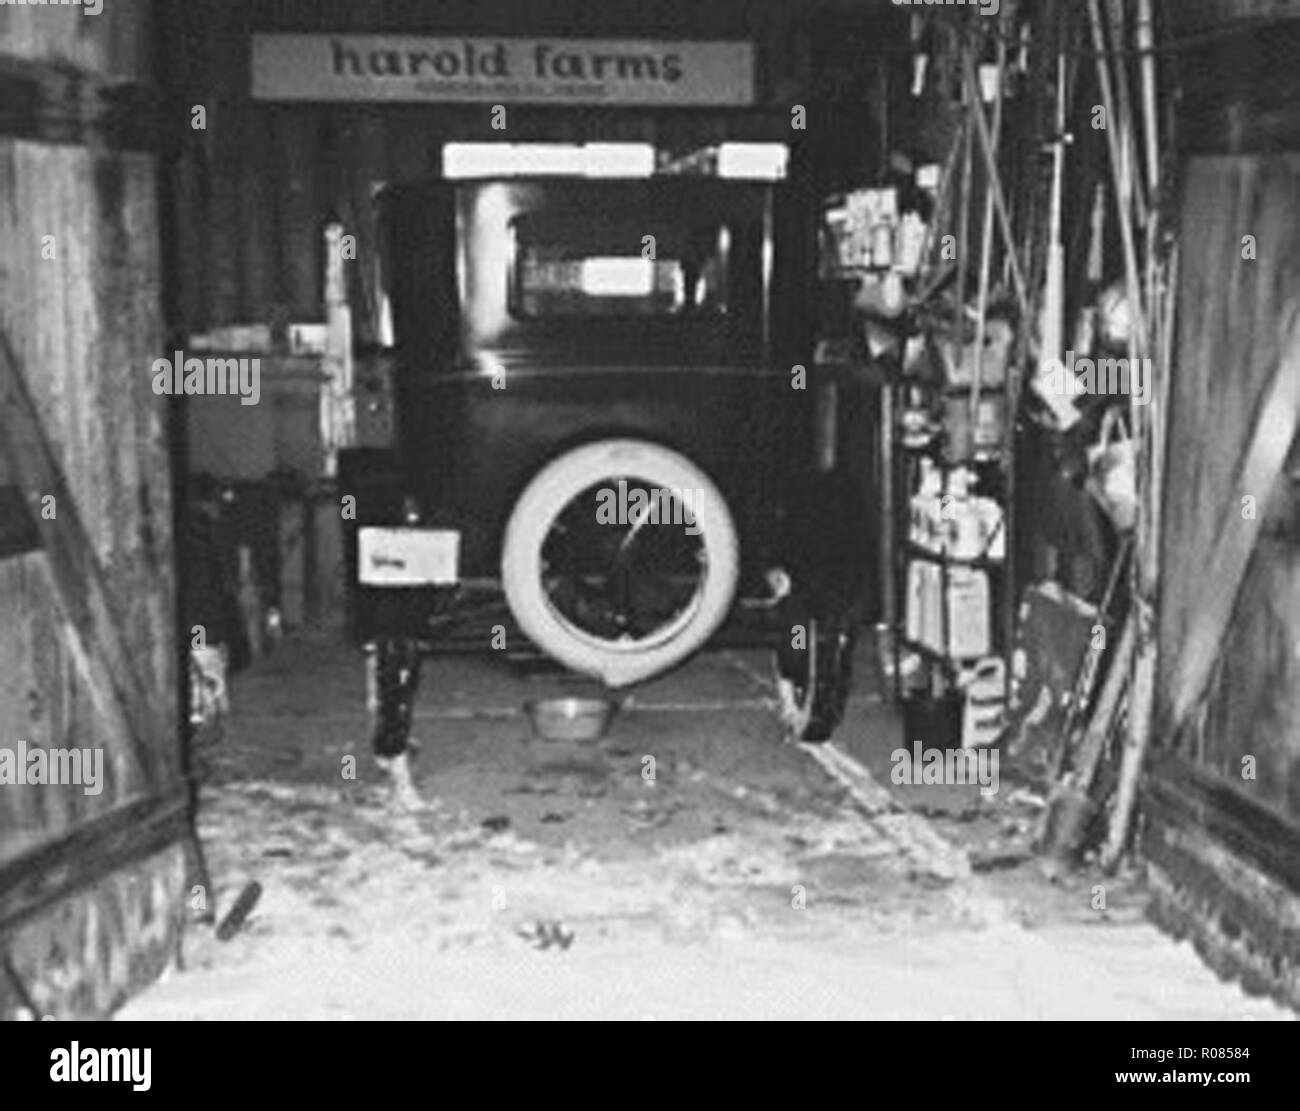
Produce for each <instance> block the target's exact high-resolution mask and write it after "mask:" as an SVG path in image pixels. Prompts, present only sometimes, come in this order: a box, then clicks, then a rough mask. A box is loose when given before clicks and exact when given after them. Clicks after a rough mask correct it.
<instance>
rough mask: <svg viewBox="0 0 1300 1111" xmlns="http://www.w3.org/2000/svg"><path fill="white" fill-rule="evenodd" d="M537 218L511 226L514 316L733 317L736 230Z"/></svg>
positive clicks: (701, 222) (709, 223)
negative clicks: (730, 307)
mask: <svg viewBox="0 0 1300 1111" xmlns="http://www.w3.org/2000/svg"><path fill="white" fill-rule="evenodd" d="M650 223H652V224H653V225H654V226H653V227H648V226H647V222H646V221H641V222H638V223H634V222H629V221H625V220H611V219H608V218H606V219H601V218H600V217H599V215H596V216H595V217H593V216H592V214H590V213H588V214H587V215H586V218H579V217H578V216H577V215H576V214H564V215H560V214H556V213H530V214H524V215H519V216H517V217H515V218H514V219H513V220H512V221H511V239H512V249H511V259H512V261H511V271H512V273H511V282H510V305H509V308H510V312H511V315H513V316H515V317H516V318H519V319H542V318H548V317H620V316H630V317H673V316H686V315H690V316H698V315H701V314H703V315H710V314H719V313H725V312H726V311H727V308H728V304H727V300H728V286H729V277H730V274H729V271H730V269H731V266H732V230H731V228H730V227H729V226H728V224H727V223H725V222H721V221H717V220H709V219H707V218H699V219H696V220H694V221H690V220H685V219H683V220H678V221H675V222H672V223H664V222H662V221H651V222H650Z"/></svg>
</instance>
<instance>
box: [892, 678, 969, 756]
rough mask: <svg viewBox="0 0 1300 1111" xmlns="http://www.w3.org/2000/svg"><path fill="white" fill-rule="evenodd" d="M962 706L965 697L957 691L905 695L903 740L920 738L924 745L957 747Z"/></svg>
mask: <svg viewBox="0 0 1300 1111" xmlns="http://www.w3.org/2000/svg"><path fill="white" fill-rule="evenodd" d="M965 708H966V699H965V697H964V696H963V695H962V694H961V692H960V691H950V692H949V693H948V694H945V695H941V696H939V697H937V698H934V697H932V698H906V699H904V700H903V731H904V734H905V736H904V740H905V741H906V743H907V745H908V746H911V745H913V744H915V743H916V742H917V741H920V742H921V746H922V747H923V748H942V749H956V748H960V747H961V726H962V714H963V712H964V711H965Z"/></svg>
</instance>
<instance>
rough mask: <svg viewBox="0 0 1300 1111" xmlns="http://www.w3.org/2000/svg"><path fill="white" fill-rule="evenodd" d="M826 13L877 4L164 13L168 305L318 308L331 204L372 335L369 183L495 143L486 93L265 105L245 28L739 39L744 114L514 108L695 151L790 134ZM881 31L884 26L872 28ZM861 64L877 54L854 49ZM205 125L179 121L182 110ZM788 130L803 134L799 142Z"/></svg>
mask: <svg viewBox="0 0 1300 1111" xmlns="http://www.w3.org/2000/svg"><path fill="white" fill-rule="evenodd" d="M823 8H830V9H839V10H840V11H841V13H844V12H849V13H851V14H852V15H853V16H855V17H858V18H861V19H863V20H866V19H867V18H868V17H870V18H875V17H876V16H885V15H892V16H893V18H894V20H895V22H898V19H897V12H898V9H896V8H892V7H891V6H890V5H889V4H888V2H887V0H867V2H860V0H852V2H846V0H835V2H834V3H826V2H825V0H818V2H816V3H810V4H803V5H799V4H789V3H786V2H785V0H711V2H710V3H708V4H703V3H698V2H697V0H604V2H594V0H534V2H532V3H530V4H529V5H528V6H527V8H526V12H525V13H523V14H521V6H520V5H519V4H517V3H514V2H511V0H454V2H452V0H444V2H441V3H423V2H410V0H407V2H402V3H393V2H391V0H387V2H381V0H323V2H319V3H316V2H307V0H280V2H262V3H257V2H253V0H242V2H235V0H232V2H231V3H227V4H204V5H191V4H177V5H170V4H169V5H164V6H163V8H162V12H163V14H162V19H163V26H162V36H163V41H164V42H165V43H167V44H168V45H167V47H166V50H165V53H166V55H167V56H168V57H170V58H173V59H175V63H174V65H172V66H170V67H169V69H168V72H169V74H170V77H169V87H168V94H169V98H170V102H171V108H170V116H169V123H168V127H169V129H171V133H172V136H173V143H172V145H171V146H170V148H169V167H170V174H171V178H170V181H171V193H172V198H173V202H174V206H175V211H176V221H177V222H176V232H177V236H176V241H175V251H174V256H173V261H174V270H175V286H174V290H170V291H169V295H170V296H171V297H172V301H171V303H170V308H171V311H170V312H169V316H170V318H171V319H172V321H173V322H174V323H175V324H176V325H177V326H178V327H179V328H181V329H183V330H186V331H196V330H204V329H206V328H209V327H212V326H216V325H222V324H230V323H237V322H254V321H267V320H276V319H281V320H294V321H299V320H318V319H321V317H322V307H321V297H322V289H321V285H322V278H321V270H322V252H323V248H322V246H321V233H322V229H323V227H324V224H325V222H326V221H327V219H328V218H329V217H330V216H336V217H338V218H339V219H341V220H342V221H343V222H344V224H345V227H346V228H347V230H348V231H349V232H352V233H353V234H356V235H357V236H358V240H359V246H360V253H359V256H358V257H359V260H360V262H361V265H359V266H358V267H355V268H352V271H351V277H352V280H353V281H354V288H353V290H352V299H353V302H354V319H355V326H356V330H357V333H358V338H359V339H360V340H361V341H362V342H365V341H366V340H368V339H369V338H371V334H372V333H371V328H372V319H371V312H370V303H369V298H368V296H367V287H366V283H367V282H369V281H370V280H371V277H372V270H371V269H370V267H369V248H370V246H371V241H372V238H373V232H372V228H371V225H370V222H369V221H370V214H371V207H370V201H371V195H372V191H373V189H374V187H375V185H376V184H377V183H380V182H385V181H396V180H404V179H410V178H417V177H424V176H428V175H431V174H434V173H436V172H437V170H438V166H439V158H440V149H441V145H442V143H443V142H446V141H449V140H457V139H461V140H467V139H473V140H498V139H501V138H502V137H503V136H502V133H501V132H499V131H493V130H492V129H491V127H490V114H489V106H487V105H464V106H461V105H366V104H357V105H339V104H328V105H324V104H323V105H312V104H269V103H261V102H254V101H252V100H251V99H250V97H249V94H248V90H249V85H250V79H249V73H248V57H249V36H250V35H251V34H252V33H254V32H256V31H263V32H266V31H300V32H302V31H324V30H350V31H402V32H407V33H415V34H419V33H428V34H438V33H457V32H460V33H477V34H484V35H492V34H500V35H506V34H514V35H526V34H554V35H560V34H568V35H575V36H584V35H585V36H598V35H606V36H622V37H656V36H659V37H667V38H682V37H691V38H700V39H708V38H726V39H749V40H751V41H753V42H754V43H755V45H756V56H757V68H758V73H757V84H758V105H757V106H756V107H755V108H754V109H750V110H734V109H733V110H726V111H710V110H706V109H675V110H656V111H642V110H636V109H629V108H621V109H609V108H562V107H550V106H535V105H519V106H512V107H510V109H509V113H510V114H509V130H510V133H509V136H508V137H509V138H510V139H511V140H514V141H527V140H554V141H583V140H605V141H614V140H625V141H652V142H657V143H658V144H660V145H661V146H664V147H667V148H670V149H678V150H689V149H692V148H694V147H697V146H700V145H703V144H706V143H709V142H716V141H718V140H720V139H722V138H732V139H743V138H750V139H769V140H771V139H788V138H790V137H791V135H792V132H791V129H790V105H791V104H792V103H794V102H795V101H796V100H799V99H807V98H809V97H815V96H820V95H822V92H819V86H818V73H817V67H816V66H815V65H814V63H813V61H812V60H811V58H810V56H809V51H810V42H811V36H812V29H813V27H814V26H815V25H816V24H815V17H816V14H817V12H818V11H819V10H821V9H823ZM881 41H882V42H883V37H882V40H881ZM858 64H859V65H860V66H862V67H864V68H867V67H869V65H870V57H869V56H864V57H863V58H861V59H859V60H858ZM197 104H202V105H203V106H204V107H205V109H206V110H207V114H208V129H207V131H206V132H205V133H203V132H194V131H192V130H190V129H189V127H188V114H189V111H190V109H191V107H192V106H193V105H197ZM795 138H799V136H795Z"/></svg>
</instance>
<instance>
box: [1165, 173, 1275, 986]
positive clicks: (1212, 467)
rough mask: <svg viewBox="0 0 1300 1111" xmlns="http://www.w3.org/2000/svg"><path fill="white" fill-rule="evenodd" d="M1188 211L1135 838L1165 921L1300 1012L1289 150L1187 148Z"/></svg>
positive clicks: (1184, 223)
mask: <svg viewBox="0 0 1300 1111" xmlns="http://www.w3.org/2000/svg"><path fill="white" fill-rule="evenodd" d="M1181 221H1182V236H1181V239H1182V251H1183V257H1182V263H1181V270H1182V275H1183V277H1182V282H1181V287H1180V289H1179V313H1180V323H1179V335H1178V349H1177V362H1176V365H1175V367H1174V371H1173V385H1172V390H1173V396H1172V399H1171V405H1170V427H1169V440H1168V443H1169V454H1168V473H1167V481H1166V491H1165V506H1164V517H1165V525H1164V528H1165V532H1164V536H1163V550H1162V553H1161V560H1162V579H1161V597H1160V618H1159V625H1160V627H1159V648H1160V664H1159V673H1160V675H1159V684H1158V698H1157V707H1156V736H1157V738H1159V741H1160V746H1159V748H1158V750H1157V751H1156V752H1155V753H1154V754H1153V759H1152V762H1151V765H1150V772H1149V775H1148V784H1147V812H1148V817H1149V819H1150V820H1149V824H1148V827H1147V835H1146V838H1145V845H1146V849H1147V852H1148V854H1149V855H1150V857H1151V859H1152V861H1153V865H1154V868H1153V875H1154V883H1155V885H1156V889H1157V892H1158V895H1159V898H1158V900H1157V906H1158V908H1159V911H1158V913H1159V914H1161V915H1162V916H1163V917H1164V918H1165V919H1166V920H1167V921H1168V922H1169V924H1170V925H1172V926H1173V927H1174V928H1175V929H1176V930H1177V931H1180V932H1190V933H1192V934H1193V936H1194V937H1195V938H1196V940H1197V943H1198V944H1199V945H1200V946H1201V947H1202V949H1203V951H1204V952H1205V953H1206V955H1207V957H1208V958H1209V959H1210V960H1211V963H1213V964H1215V965H1216V967H1220V968H1222V969H1223V970H1224V971H1225V972H1232V973H1233V974H1239V975H1244V976H1245V977H1246V978H1247V979H1248V980H1250V981H1253V983H1254V985H1255V986H1257V987H1259V988H1260V989H1261V990H1269V991H1273V992H1275V993H1277V994H1278V995H1280V996H1281V997H1283V998H1285V999H1287V1000H1288V1001H1289V1002H1291V1003H1292V1004H1293V1005H1295V1006H1300V452H1298V451H1297V449H1296V440H1295V433H1296V428H1297V420H1298V417H1300V155H1296V154H1292V155H1278V156H1260V155H1245V156H1236V157H1232V156H1217V157H1201V158H1195V159H1193V160H1192V161H1191V162H1190V164H1189V166H1188V168H1187V172H1186V181H1185V190H1184V203H1183V208H1182V213H1181ZM1243 236H1253V237H1254V240H1253V242H1254V252H1255V253H1254V257H1253V258H1247V257H1243V254H1244V253H1245V245H1244V244H1243ZM1288 456H1289V461H1288ZM1261 461H1263V462H1262V463H1261ZM1252 476H1253V477H1252ZM1248 497H1250V498H1254V499H1255V516H1254V517H1251V516H1249V512H1250V507H1249V504H1248V503H1246V502H1244V500H1243V499H1246V498H1248ZM1216 613H1221V617H1216V616H1215V614H1216Z"/></svg>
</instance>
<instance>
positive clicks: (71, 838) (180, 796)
mask: <svg viewBox="0 0 1300 1111" xmlns="http://www.w3.org/2000/svg"><path fill="white" fill-rule="evenodd" d="M192 836H193V825H192V821H191V808H190V799H189V792H188V791H187V790H178V791H173V792H171V793H170V794H167V795H157V796H153V797H150V798H145V799H139V800H137V801H136V802H133V803H131V804H130V805H128V806H123V807H119V808H118V809H116V810H112V811H110V812H109V813H108V814H105V815H104V816H103V817H101V818H95V819H93V820H91V821H88V822H82V823H80V824H79V825H76V826H74V827H73V828H72V830H71V832H70V833H68V834H67V835H66V836H65V837H62V838H60V839H59V840H57V841H53V842H50V843H49V844H46V845H42V846H41V847H40V848H39V849H36V850H34V851H33V852H30V853H27V854H26V855H24V856H20V857H19V858H18V859H17V860H12V861H9V862H8V863H6V864H4V865H3V866H0V930H4V931H9V930H13V929H14V928H15V927H16V926H18V925H19V924H21V923H22V922H23V921H24V920H26V919H28V918H30V917H31V916H32V915H34V914H39V913H40V912H41V911H42V910H44V909H45V908H46V907H49V906H52V905H54V904H55V903H57V902H59V901H60V900H61V899H64V898H66V897H67V896H69V895H72V894H75V893H76V892H78V891H80V890H82V889H84V888H86V887H89V886H91V885H92V884H94V883H97V882H98V881H99V880H101V879H103V878H104V876H106V875H108V874H109V873H110V872H114V871H116V870H117V869H119V868H122V867H124V866H126V865H127V864H130V863H133V862H134V861H137V860H142V859H144V858H145V857H148V856H152V855H153V854H154V853H156V852H159V851H161V850H162V849H165V848H167V846H169V845H173V844H175V843H176V842H177V841H182V840H185V839H186V838H189V837H192Z"/></svg>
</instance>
